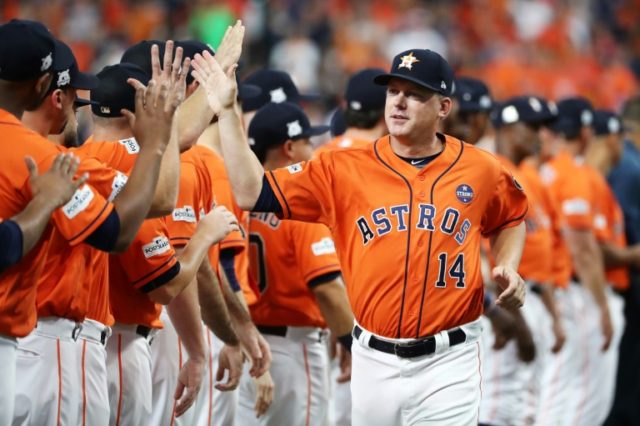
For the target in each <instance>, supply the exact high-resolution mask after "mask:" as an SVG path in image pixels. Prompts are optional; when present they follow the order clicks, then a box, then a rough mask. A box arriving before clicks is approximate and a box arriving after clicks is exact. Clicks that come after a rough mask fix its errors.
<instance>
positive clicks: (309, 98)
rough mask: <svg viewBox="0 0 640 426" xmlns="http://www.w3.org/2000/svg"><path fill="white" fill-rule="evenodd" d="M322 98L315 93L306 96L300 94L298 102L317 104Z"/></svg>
mask: <svg viewBox="0 0 640 426" xmlns="http://www.w3.org/2000/svg"><path fill="white" fill-rule="evenodd" d="M320 98H321V96H320V95H318V94H314V93H307V94H306V95H302V94H299V95H298V99H297V102H315V101H317V100H319V99H320Z"/></svg>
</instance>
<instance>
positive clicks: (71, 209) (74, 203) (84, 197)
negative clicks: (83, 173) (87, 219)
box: [62, 185, 94, 219]
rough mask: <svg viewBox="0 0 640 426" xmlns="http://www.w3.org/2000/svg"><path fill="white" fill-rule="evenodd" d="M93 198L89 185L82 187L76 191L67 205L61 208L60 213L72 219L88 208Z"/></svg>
mask: <svg viewBox="0 0 640 426" xmlns="http://www.w3.org/2000/svg"><path fill="white" fill-rule="evenodd" d="M93 197H94V194H93V190H92V189H91V188H90V187H89V185H84V186H83V187H82V188H79V189H78V190H76V192H75V194H73V197H71V200H69V202H68V203H67V204H65V205H64V206H62V212H63V213H64V215H65V216H66V217H68V218H69V219H73V218H74V217H76V216H78V215H79V214H80V213H81V212H83V211H84V210H86V209H87V207H89V204H91V200H93Z"/></svg>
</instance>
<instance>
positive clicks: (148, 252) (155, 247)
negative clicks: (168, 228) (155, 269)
mask: <svg viewBox="0 0 640 426" xmlns="http://www.w3.org/2000/svg"><path fill="white" fill-rule="evenodd" d="M170 248H171V244H169V239H168V238H167V237H164V236H159V237H156V238H154V239H153V241H151V242H150V243H149V244H145V245H143V246H142V253H144V257H145V258H147V259H149V258H150V257H153V256H159V255H161V254H162V253H166V252H167V251H169V249H170Z"/></svg>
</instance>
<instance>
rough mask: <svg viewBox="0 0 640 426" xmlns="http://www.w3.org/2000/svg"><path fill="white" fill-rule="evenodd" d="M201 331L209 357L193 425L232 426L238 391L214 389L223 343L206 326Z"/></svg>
mask: <svg viewBox="0 0 640 426" xmlns="http://www.w3.org/2000/svg"><path fill="white" fill-rule="evenodd" d="M203 330H204V333H205V342H206V344H207V346H208V353H209V355H208V362H207V365H206V368H205V373H204V379H203V381H202V388H201V389H200V393H199V394H198V400H197V401H196V410H195V411H196V414H195V415H196V420H195V424H196V425H198V426H225V425H233V422H234V418H235V413H236V405H237V403H238V390H237V389H236V390H233V391H229V392H220V391H219V390H217V389H216V388H215V387H214V386H215V384H216V381H215V377H216V372H217V371H218V360H219V356H220V350H221V349H222V347H223V346H224V343H223V342H222V340H220V339H218V338H217V337H216V335H215V334H213V333H212V332H211V330H209V328H207V327H206V326H203Z"/></svg>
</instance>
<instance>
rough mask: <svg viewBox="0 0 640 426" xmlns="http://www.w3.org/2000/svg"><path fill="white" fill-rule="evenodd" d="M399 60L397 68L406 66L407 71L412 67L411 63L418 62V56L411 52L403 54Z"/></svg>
mask: <svg viewBox="0 0 640 426" xmlns="http://www.w3.org/2000/svg"><path fill="white" fill-rule="evenodd" d="M400 60H401V61H402V62H400V65H398V69H400V68H407V69H408V70H409V71H411V69H412V68H413V64H415V63H416V62H420V60H419V59H418V58H416V57H415V56H413V52H411V53H409V54H408V55H404V56H403V57H402V58H400Z"/></svg>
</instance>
